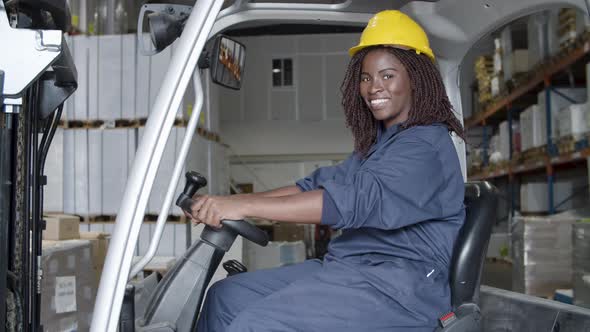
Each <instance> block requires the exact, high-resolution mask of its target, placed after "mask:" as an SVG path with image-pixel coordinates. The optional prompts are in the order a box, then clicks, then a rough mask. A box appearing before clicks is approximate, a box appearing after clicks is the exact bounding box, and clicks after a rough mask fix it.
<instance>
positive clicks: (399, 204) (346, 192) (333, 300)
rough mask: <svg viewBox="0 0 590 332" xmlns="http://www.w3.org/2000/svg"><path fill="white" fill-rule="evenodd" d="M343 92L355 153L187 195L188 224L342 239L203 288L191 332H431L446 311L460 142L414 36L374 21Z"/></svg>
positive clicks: (414, 29)
mask: <svg viewBox="0 0 590 332" xmlns="http://www.w3.org/2000/svg"><path fill="white" fill-rule="evenodd" d="M350 54H351V56H352V59H351V61H350V64H349V66H348V70H347V72H346V76H345V79H344V82H343V84H342V93H343V102H342V104H343V107H344V112H345V114H346V123H347V126H348V127H350V129H351V130H352V134H353V137H354V144H355V150H354V153H353V154H352V155H351V156H350V157H349V158H348V159H347V160H345V161H344V162H343V163H341V164H339V165H336V166H332V167H324V168H320V169H318V170H316V171H315V172H314V173H312V174H311V175H310V176H308V177H306V178H304V179H301V180H299V181H298V182H297V184H296V185H295V186H290V187H285V188H280V189H277V190H273V191H270V192H266V193H260V194H253V195H236V196H229V197H217V196H197V197H196V202H195V204H194V205H193V211H195V212H194V214H193V215H192V218H193V219H194V221H195V222H202V223H206V224H208V225H211V226H214V227H219V225H220V221H221V220H223V219H234V220H237V219H243V218H246V217H259V218H267V219H272V220H280V221H284V222H299V223H315V224H320V223H321V224H326V225H330V226H331V227H332V228H334V229H342V235H341V236H339V237H337V238H335V239H334V240H332V241H331V243H330V246H329V249H328V254H327V255H326V256H325V258H324V260H323V261H320V260H310V261H306V262H304V263H301V264H297V265H292V266H287V267H282V268H276V269H270V270H265V271H256V272H251V273H243V274H239V275H236V276H232V277H229V278H227V279H225V280H222V281H220V282H218V283H216V284H214V285H213V286H212V287H211V289H210V290H209V292H208V295H207V299H206V301H205V304H204V306H203V310H202V313H201V317H200V319H199V326H198V331H200V332H202V331H432V330H433V329H434V328H435V327H436V326H437V318H438V317H439V316H441V315H442V314H443V313H445V312H446V311H448V310H450V290H449V269H450V261H451V256H452V248H453V245H454V242H455V238H456V236H457V234H458V231H459V229H460V227H461V225H462V224H463V221H464V215H465V212H464V206H463V196H464V184H463V177H462V175H461V170H460V166H459V160H458V157H457V153H456V151H455V148H454V145H453V143H452V139H451V137H450V132H455V133H456V134H457V135H459V136H460V137H463V129H462V127H461V124H460V123H459V121H458V120H457V119H456V117H455V116H454V114H453V112H452V107H451V104H450V102H449V100H448V97H447V95H446V93H445V89H444V86H443V83H442V79H441V76H440V73H439V72H438V70H437V68H436V66H435V64H434V62H433V61H434V55H433V53H432V51H431V50H430V48H429V46H428V40H427V38H426V35H425V33H424V31H423V30H422V29H421V28H420V26H418V25H417V24H416V23H415V22H414V21H412V20H411V19H410V18H409V17H408V16H406V15H404V14H402V13H401V12H398V11H384V12H381V13H378V14H376V15H375V16H374V17H373V18H372V19H371V21H369V24H368V25H367V27H366V29H365V30H364V31H363V34H362V36H361V42H360V44H359V45H358V46H356V47H353V48H352V49H351V50H350Z"/></svg>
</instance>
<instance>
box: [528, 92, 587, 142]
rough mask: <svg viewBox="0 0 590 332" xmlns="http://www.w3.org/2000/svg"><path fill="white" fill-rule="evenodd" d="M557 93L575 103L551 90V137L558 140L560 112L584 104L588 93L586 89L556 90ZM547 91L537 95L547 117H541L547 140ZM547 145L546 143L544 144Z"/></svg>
mask: <svg viewBox="0 0 590 332" xmlns="http://www.w3.org/2000/svg"><path fill="white" fill-rule="evenodd" d="M554 89H556V90H557V91H559V93H561V94H563V95H565V96H567V97H568V98H569V99H571V100H573V101H574V102H573V103H572V102H571V101H570V100H568V99H566V98H565V97H564V96H562V95H561V94H558V93H557V92H555V91H553V90H551V93H550V95H551V96H550V99H551V136H552V137H553V138H557V137H559V135H558V131H559V129H558V128H559V123H558V118H559V112H560V111H561V110H562V109H564V108H566V107H569V106H570V105H572V104H580V103H584V102H585V101H586V98H587V92H586V89H585V88H554ZM545 91H546V90H543V91H541V92H539V94H538V95H537V101H538V105H539V109H540V111H541V112H542V114H543V115H545V116H541V117H540V121H541V129H542V130H544V131H545V134H544V135H545V138H546V137H547V129H546V128H547V127H546V125H547V116H546V113H545V112H546V111H545V110H546V99H545V97H546V93H545ZM544 144H546V142H545V143H544Z"/></svg>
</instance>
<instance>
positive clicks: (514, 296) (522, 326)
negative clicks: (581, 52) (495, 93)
mask: <svg viewBox="0 0 590 332" xmlns="http://www.w3.org/2000/svg"><path fill="white" fill-rule="evenodd" d="M56 3H59V5H56ZM563 5H567V6H571V7H576V8H578V9H580V10H584V11H586V10H587V7H586V6H587V3H586V1H585V0H566V1H559V2H557V1H554V0H520V1H508V0H501V1H493V2H485V1H473V0H454V1H450V0H438V1H436V0H431V1H413V0H400V1H392V0H372V1H360V0H359V1H356V0H343V1H333V0H318V1H304V2H289V1H285V0H276V1H274V2H269V1H248V0H235V1H231V0H230V1H220V0H217V1H215V0H198V1H188V0H176V1H160V2H156V1H148V2H146V3H145V4H143V5H142V7H141V10H140V15H139V19H138V29H137V38H138V44H139V45H140V46H141V47H140V49H141V51H142V53H143V54H145V55H146V56H149V55H153V54H156V53H158V52H160V51H162V50H163V49H165V48H166V47H169V45H170V44H172V42H174V41H175V40H177V39H178V40H177V41H176V51H175V52H174V55H173V57H172V60H171V62H170V65H169V68H168V71H167V73H166V76H165V78H164V80H163V82H162V83H161V89H160V91H159V93H158V96H157V98H156V100H155V102H154V105H153V108H152V112H151V113H150V117H149V118H148V121H147V123H146V125H145V131H144V135H143V138H142V140H141V142H140V143H139V146H138V149H137V152H136V157H135V161H134V163H133V167H132V170H131V172H130V176H129V179H128V182H127V185H126V188H125V194H124V198H123V201H122V204H121V207H120V210H119V213H118V215H117V220H116V223H115V228H114V230H113V237H112V240H111V243H110V247H109V250H108V253H107V257H106V262H105V266H104V270H103V273H102V277H101V280H100V286H99V290H98V294H97V298H96V303H95V307H94V313H93V317H92V325H91V331H93V332H102V331H117V330H119V331H154V332H155V331H160V332H163V331H195V325H196V324H195V323H196V319H197V317H198V314H199V310H200V306H201V304H202V300H203V297H204V295H205V289H206V288H207V286H208V283H209V282H210V280H211V277H212V275H213V272H214V271H215V270H216V269H217V267H218V265H219V264H221V262H222V260H223V255H224V253H225V252H226V251H227V250H229V248H230V247H231V245H232V243H233V241H234V240H235V238H236V237H237V236H242V237H244V238H245V239H247V240H250V241H253V242H254V243H257V244H259V245H266V243H267V242H268V238H267V236H266V234H265V233H264V232H262V231H261V230H259V229H258V228H256V227H255V226H254V225H252V224H249V223H248V222H244V221H232V220H225V221H223V222H222V224H223V227H222V228H221V229H220V230H217V229H211V228H205V229H204V231H203V233H202V234H201V239H200V240H198V241H196V242H194V243H193V244H192V246H191V247H190V248H189V249H188V250H187V252H186V253H185V254H184V255H183V257H181V258H180V259H179V260H178V261H177V263H176V265H175V266H174V267H173V268H172V269H171V270H170V271H169V272H168V273H167V274H166V276H165V277H164V278H163V279H162V280H159V281H158V280H156V281H153V280H152V281H150V282H153V283H152V285H153V287H151V292H149V294H148V295H147V298H148V300H147V306H146V307H145V309H143V310H141V311H139V310H136V308H137V306H136V304H137V303H136V301H135V298H136V296H135V294H134V293H135V289H136V287H137V284H135V283H131V282H130V281H131V280H132V279H133V277H134V276H135V275H136V274H137V273H139V272H140V271H141V270H142V269H143V267H144V266H145V265H146V264H147V263H148V262H149V261H150V260H151V259H152V258H153V256H154V255H155V251H156V248H157V246H158V243H159V241H160V237H161V235H162V232H163V229H164V225H165V222H166V218H165V216H166V215H167V214H168V211H169V210H170V207H171V205H172V204H177V205H178V206H180V207H181V208H183V209H184V210H185V211H188V210H190V206H191V199H192V196H193V195H194V194H195V193H196V192H197V191H198V190H199V189H200V188H202V187H203V186H205V184H206V182H207V179H206V178H205V177H203V176H202V175H200V174H198V173H195V172H187V173H186V174H184V176H183V174H182V169H183V167H184V164H185V160H186V157H187V154H188V150H189V146H190V140H191V137H192V136H193V135H194V132H195V129H196V126H197V122H198V118H199V114H200V111H201V108H202V106H203V103H204V102H203V101H204V99H205V96H204V92H203V89H202V86H201V83H200V80H199V78H198V77H196V76H197V75H195V76H193V73H194V72H195V70H197V69H200V70H207V71H209V74H210V75H211V80H212V81H213V82H214V83H216V84H219V85H222V86H224V87H227V88H231V89H239V88H240V87H241V81H242V77H243V75H256V74H255V73H250V74H249V73H247V72H245V68H244V57H245V56H246V50H245V47H243V45H241V44H240V43H239V42H237V41H235V40H232V39H231V38H229V37H227V36H225V35H224V34H223V33H224V32H226V31H228V30H230V29H239V28H249V27H264V26H266V25H276V24H289V25H293V26H295V25H299V26H308V25H332V26H346V27H350V26H353V27H363V26H364V25H365V24H366V22H367V21H368V20H369V18H370V17H371V16H372V15H373V14H374V13H376V12H378V11H381V10H385V9H399V10H401V11H404V12H406V13H408V14H409V15H410V16H412V17H413V18H415V19H416V20H417V21H418V22H420V23H421V25H422V26H423V27H424V28H425V30H426V31H427V33H428V35H429V36H430V39H431V45H432V48H433V49H434V50H435V52H436V54H437V56H438V59H439V60H438V66H439V69H440V71H441V74H442V77H443V80H444V83H445V86H446V87H447V93H448V95H449V98H450V100H451V102H452V103H453V105H454V108H455V110H456V112H457V113H458V117H459V118H462V114H463V112H462V107H461V98H460V89H459V87H460V86H461V84H462V83H461V82H460V81H459V80H458V77H459V73H460V65H461V63H462V60H463V58H464V56H465V54H467V52H468V51H469V49H471V47H472V46H473V45H474V44H475V43H476V42H477V41H478V40H479V39H480V38H482V37H483V36H485V35H486V34H488V33H489V32H490V31H493V30H495V29H497V28H498V27H500V26H502V25H504V24H506V23H508V22H510V21H512V20H514V19H516V18H519V17H522V16H525V15H528V14H531V13H533V12H536V11H540V10H543V9H547V8H552V7H555V6H563ZM39 13H41V14H39ZM60 18H61V19H62V20H60ZM68 18H69V13H68V9H67V5H66V4H65V0H63V1H51V0H44V1H35V0H26V1H25V0H2V1H1V2H0V36H2V38H1V40H2V44H9V45H11V48H10V52H5V51H2V52H0V107H1V110H2V114H1V115H2V122H1V126H0V135H1V136H2V139H3V142H6V143H8V144H3V146H4V147H7V148H4V149H3V150H2V151H1V155H2V157H1V158H0V177H2V182H1V183H2V187H1V188H2V189H1V191H0V206H1V207H2V208H0V212H1V213H2V219H1V221H2V222H1V226H0V227H1V228H0V236H1V237H2V239H1V240H0V243H2V254H3V257H4V259H2V260H0V292H2V294H3V295H4V298H6V302H5V303H3V304H2V307H0V324H2V327H0V328H5V329H6V330H10V331H12V330H14V331H41V330H42V327H41V326H40V323H39V319H38V317H39V312H40V310H41V308H39V303H40V301H39V297H40V287H39V285H40V283H39V280H40V278H41V277H42V271H41V270H40V268H39V264H38V261H39V257H40V255H41V251H40V250H41V246H40V241H41V240H40V239H41V234H42V230H43V221H42V218H41V211H42V186H43V184H44V183H45V182H46V179H45V178H44V176H43V162H44V154H46V151H47V149H48V147H49V144H50V143H51V137H52V135H53V133H54V132H55V126H57V122H58V121H59V117H60V112H61V105H63V102H64V101H65V99H66V98H67V97H68V96H69V95H71V93H73V92H74V90H75V88H76V70H75V67H74V66H73V64H72V61H71V56H70V55H69V51H68V49H67V45H66V44H65V42H64V41H63V32H64V31H67V23H65V22H69V20H68ZM60 24H62V25H60ZM145 29H147V31H146V30H145ZM25 41H28V43H25ZM19 47H22V49H19ZM17 54H18V58H17V56H16V55H17ZM24 56H30V57H31V60H29V61H23V57H24ZM25 64H26V65H25ZM15 72H17V73H18V75H15V74H14V73H15ZM191 79H193V81H194V85H195V92H196V105H195V108H194V110H193V112H192V114H191V116H190V119H189V121H188V125H187V130H186V136H185V138H184V140H183V143H182V146H181V152H180V154H179V158H178V160H177V161H176V165H175V168H174V171H173V176H172V178H171V179H170V185H169V188H168V190H167V193H166V196H165V199H164V202H162V204H163V206H162V209H161V218H158V222H157V224H156V229H155V231H154V237H153V239H152V241H151V243H150V248H149V250H148V253H147V254H146V255H145V256H144V257H143V258H142V259H141V260H140V261H139V262H138V263H136V264H135V265H132V258H133V251H134V248H135V245H136V242H137V240H138V236H139V231H140V227H141V224H142V221H143V219H144V215H145V210H146V205H147V201H148V197H149V195H150V192H151V189H152V185H153V182H154V178H155V175H156V171H157V169H158V166H159V164H160V161H161V159H162V154H163V151H164V146H165V144H166V141H167V139H168V136H169V134H170V131H171V128H172V125H173V123H174V117H175V114H176V111H177V110H178V108H179V106H180V103H181V101H182V98H183V95H184V92H185V90H186V88H187V86H188V84H189V81H190V80H191ZM37 133H43V136H42V139H41V142H38V141H37V140H38V139H37V137H38V135H37ZM455 143H456V144H455V146H456V148H457V153H458V155H459V159H460V161H461V166H462V170H463V175H464V177H465V178H466V166H465V164H466V156H465V146H464V143H462V142H459V141H456V142H455ZM181 180H184V181H185V188H184V190H183V193H182V194H181V195H180V196H179V197H174V195H175V189H176V187H177V185H178V182H179V181H181ZM496 201H497V193H496V189H495V188H494V187H493V186H492V185H491V184H489V183H487V182H475V183H466V196H465V204H466V206H467V217H466V223H465V226H464V227H463V229H462V230H461V233H460V235H459V238H458V240H457V244H456V248H455V251H454V253H453V262H452V267H451V292H452V305H453V311H452V312H451V313H448V314H447V315H444V316H442V317H441V319H440V327H439V328H438V330H439V331H446V332H451V331H458V332H466V331H481V330H482V329H483V328H484V327H485V326H486V324H485V322H486V321H489V320H494V319H495V320H500V321H505V322H506V325H505V326H504V329H502V331H527V330H531V331H533V330H539V331H583V330H584V329H588V328H590V310H587V309H584V308H580V307H574V306H571V305H566V304H561V303H557V302H554V301H549V300H544V299H539V298H535V297H531V296H527V295H523V294H518V293H513V292H508V291H503V290H499V289H495V288H491V287H486V286H480V280H481V271H482V267H483V262H484V258H485V254H486V250H487V244H488V241H489V238H490V234H491V231H492V226H493V224H494V223H495V219H496V216H495V213H496ZM162 216H163V217H162ZM226 266H227V269H228V271H229V272H230V273H240V272H243V271H244V270H245V268H244V267H243V266H241V265H240V264H237V262H231V264H227V265H226ZM514 308H519V310H518V313H519V314H518V315H516V314H514V310H512V311H511V309H514ZM3 322H4V323H3ZM8 327H10V329H9V328H8Z"/></svg>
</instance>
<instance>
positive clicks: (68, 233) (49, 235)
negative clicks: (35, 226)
mask: <svg viewBox="0 0 590 332" xmlns="http://www.w3.org/2000/svg"><path fill="white" fill-rule="evenodd" d="M43 219H45V221H46V222H47V227H46V228H45V231H43V240H52V241H60V240H71V239H79V238H80V218H78V217H77V216H70V215H66V214H53V215H47V216H44V217H43Z"/></svg>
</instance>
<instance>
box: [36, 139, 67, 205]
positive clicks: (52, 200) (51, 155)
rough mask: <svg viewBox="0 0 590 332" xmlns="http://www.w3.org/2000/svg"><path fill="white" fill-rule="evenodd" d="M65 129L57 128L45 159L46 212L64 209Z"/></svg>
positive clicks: (44, 198) (44, 196)
mask: <svg viewBox="0 0 590 332" xmlns="http://www.w3.org/2000/svg"><path fill="white" fill-rule="evenodd" d="M39 136H41V135H39ZM63 145H64V131H63V129H61V128H57V130H56V131H55V135H54V136H53V141H52V143H51V145H50V146H49V151H48V152H47V157H46V159H45V175H46V176H47V185H46V186H45V187H44V191H43V210H44V211H45V212H62V211H64V200H63V197H64V147H63Z"/></svg>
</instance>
